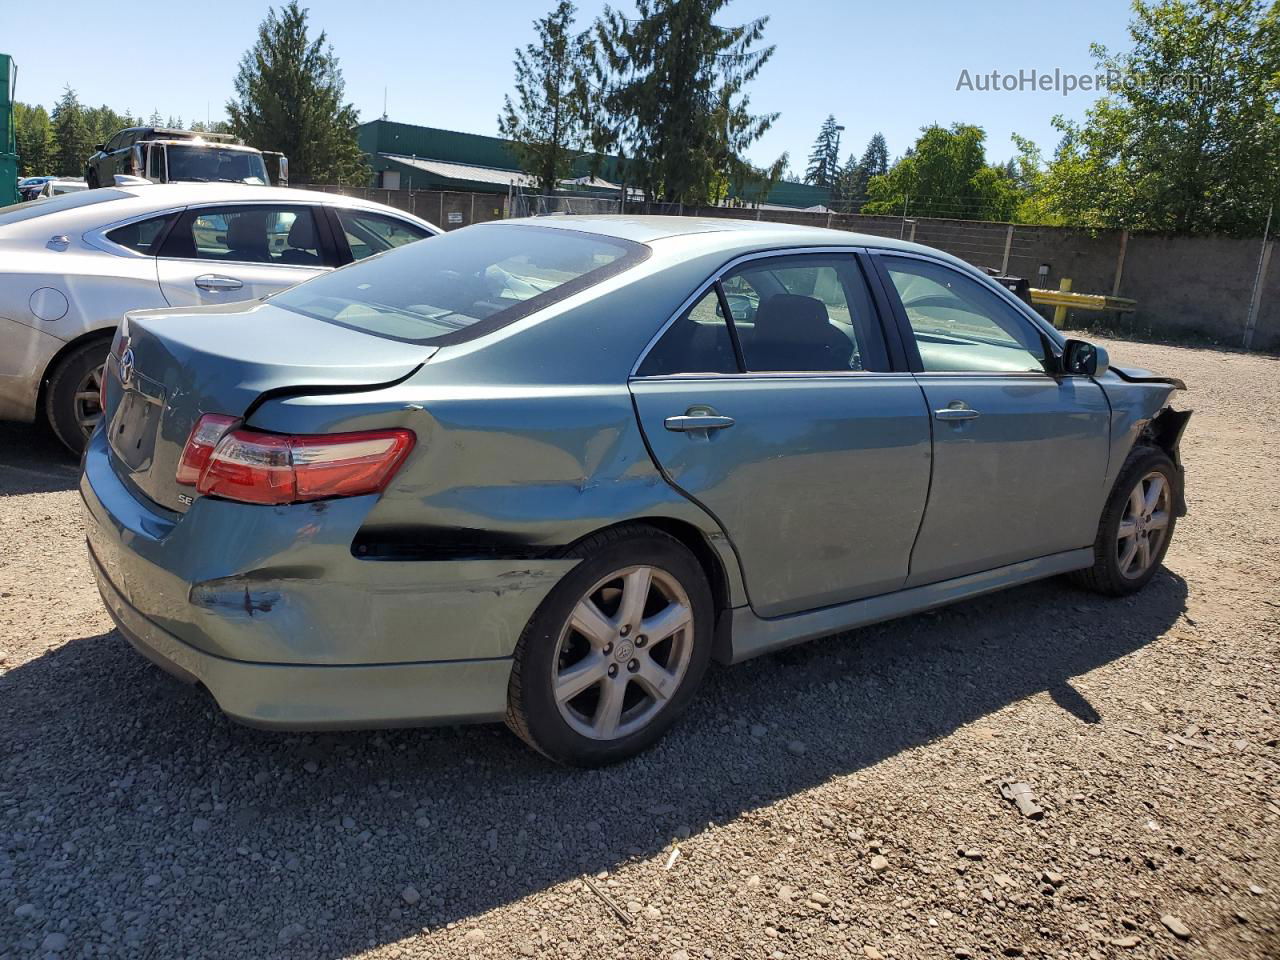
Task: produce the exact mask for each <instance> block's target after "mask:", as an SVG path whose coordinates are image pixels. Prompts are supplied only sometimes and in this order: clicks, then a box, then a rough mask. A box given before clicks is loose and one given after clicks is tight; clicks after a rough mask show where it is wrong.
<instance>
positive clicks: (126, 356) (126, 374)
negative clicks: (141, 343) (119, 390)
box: [120, 347, 133, 387]
mask: <svg viewBox="0 0 1280 960" xmlns="http://www.w3.org/2000/svg"><path fill="white" fill-rule="evenodd" d="M131 379H133V348H132V347H130V348H129V349H128V350H126V351H125V352H124V353H122V354H120V382H121V383H123V384H124V385H125V386H126V387H127V386H128V385H129V381H130V380H131Z"/></svg>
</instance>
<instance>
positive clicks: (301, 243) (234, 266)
mask: <svg viewBox="0 0 1280 960" xmlns="http://www.w3.org/2000/svg"><path fill="white" fill-rule="evenodd" d="M324 222H325V221H324V219H323V217H322V213H321V211H320V210H319V209H318V208H317V207H315V206H313V205H309V204H304V203H227V204H209V205H204V206H199V207H189V208H188V209H187V210H186V211H185V212H184V213H183V214H182V215H181V216H180V217H179V219H178V222H177V223H176V224H174V227H173V229H172V230H171V231H170V233H169V236H168V237H167V238H166V239H165V242H164V246H163V247H162V248H161V250H160V252H159V255H158V257H157V260H156V269H157V275H158V276H159V279H160V290H161V292H162V293H163V294H164V298H165V300H166V301H167V302H168V303H169V304H170V305H171V306H175V307H182V306H197V305H201V304H211V303H233V302H235V301H238V300H257V299H260V298H262V297H265V296H267V295H268V294H271V293H275V292H276V291H277V290H283V289H285V288H286V287H291V286H293V285H294V284H296V283H301V282H302V281H303V280H308V279H310V278H311V277H314V276H316V275H317V274H318V273H322V272H324V271H326V270H329V269H332V267H333V265H334V263H335V254H334V252H333V244H332V242H331V241H330V239H329V233H328V230H327V228H325V227H323V226H322V224H323V223H324Z"/></svg>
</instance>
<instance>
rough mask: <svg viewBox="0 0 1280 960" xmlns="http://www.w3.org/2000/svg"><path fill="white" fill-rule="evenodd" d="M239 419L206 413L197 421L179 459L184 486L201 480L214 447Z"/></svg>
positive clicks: (181, 480)
mask: <svg viewBox="0 0 1280 960" xmlns="http://www.w3.org/2000/svg"><path fill="white" fill-rule="evenodd" d="M238 422H239V421H238V420H237V419H236V418H235V417H228V416H224V415H223V414H221V413H206V414H205V415H204V416H203V417H201V418H200V419H199V420H197V421H196V425H195V426H194V427H192V428H191V435H190V436H189V437H187V445H186V446H185V447H183V448H182V459H181V460H179V461H178V478H177V479H178V482H179V483H181V484H182V485H183V486H187V487H194V486H195V485H196V483H197V482H199V480H200V474H202V473H204V468H205V467H207V466H208V465H209V458H210V457H212V456H213V451H214V448H215V447H217V446H218V441H219V440H221V439H222V437H223V435H224V434H225V433H226V432H227V431H228V430H230V429H231V428H232V427H234V426H235V425H236V423H238Z"/></svg>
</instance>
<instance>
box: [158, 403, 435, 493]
mask: <svg viewBox="0 0 1280 960" xmlns="http://www.w3.org/2000/svg"><path fill="white" fill-rule="evenodd" d="M206 421H211V422H210V423H208V425H207V426H208V430H207V433H205V434H204V435H202V434H201V428H202V426H204V425H205V423H206ZM234 422H235V421H234V420H232V418H230V417H215V416H214V415H211V414H206V415H205V416H204V417H201V418H200V422H199V423H197V424H196V427H195V429H194V430H192V431H191V439H189V440H188V441H187V448H186V450H184V451H183V454H182V462H181V465H180V466H179V468H178V482H179V483H193V482H194V483H195V485H196V490H197V492H199V493H201V494H206V495H208V496H214V497H223V498H225V499H227V500H239V501H241V502H243V503H263V504H281V503H300V502H303V501H307V500H322V499H325V498H328V497H356V496H360V495H362V494H366V493H378V492H380V491H381V490H382V489H383V488H385V487H386V485H387V483H388V482H389V481H390V480H391V477H392V476H393V475H394V474H395V472H396V470H397V469H399V467H400V464H402V463H403V462H404V459H405V457H407V456H408V455H409V451H410V450H412V449H413V444H414V441H415V439H416V438H415V436H414V434H413V432H412V431H411V430H368V431H361V432H359V433H332V434H319V435H312V436H286V435H283V434H278V433H263V432H261V431H258V430H249V429H246V428H240V429H231V426H232V424H234ZM215 434H216V437H215V438H214V439H213V447H212V449H211V450H210V451H209V452H204V450H203V449H202V448H203V447H204V446H206V445H207V444H206V441H207V440H208V439H209V438H210V437H214V435H215ZM192 471H195V480H194V481H193V480H190V479H185V478H186V477H190V476H191V473H192Z"/></svg>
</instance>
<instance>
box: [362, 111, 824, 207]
mask: <svg viewBox="0 0 1280 960" xmlns="http://www.w3.org/2000/svg"><path fill="white" fill-rule="evenodd" d="M356 139H357V141H358V143H359V145H360V149H361V150H362V151H363V152H364V153H366V154H368V155H369V156H370V157H372V158H374V160H375V164H374V166H375V169H377V170H381V169H384V167H385V165H386V164H388V163H393V164H396V165H397V166H404V167H408V168H410V169H417V170H421V171H422V172H423V173H424V174H426V175H427V177H431V178H435V179H436V180H437V181H449V182H448V183H439V184H431V186H439V187H447V188H455V189H466V188H467V186H468V185H471V184H474V185H475V188H476V189H478V190H481V191H487V192H491V193H496V192H505V191H506V189H507V187H508V186H510V184H511V182H512V180H513V179H515V181H516V185H517V186H534V185H535V184H536V181H535V179H534V178H532V177H527V176H526V175H525V174H522V173H521V172H520V162H519V160H518V159H517V158H516V154H515V151H514V150H513V149H512V145H511V141H509V140H504V139H502V138H501V137H487V136H483V135H481V134H478V133H461V132H459V131H457V130H442V129H439V128H437V127H420V126H417V125H415V124H410V123H395V122H394V121H391V120H371V121H369V122H367V123H362V124H360V125H359V126H358V127H357V128H356ZM601 160H602V162H601V164H600V169H599V171H598V174H597V177H598V179H597V180H595V181H594V182H592V183H589V184H585V185H583V186H580V187H579V189H585V190H588V191H590V190H615V191H617V190H621V186H620V184H621V182H622V181H623V179H624V177H623V170H622V161H621V159H620V158H618V157H613V156H606V157H603V158H601ZM573 166H574V171H573V172H574V176H575V177H576V178H582V177H585V176H587V175H588V173H589V172H590V171H589V166H590V157H589V156H588V155H585V154H584V155H583V156H580V157H576V158H575V159H574V164H573ZM445 171H447V172H445ZM423 186H427V184H423ZM629 192H630V191H629ZM759 194H760V189H759V188H758V187H756V186H753V185H746V186H744V188H743V189H742V190H741V191H740V192H739V193H738V194H737V199H740V200H743V201H746V202H748V203H753V202H756V201H757V200H759V199H760V197H759ZM763 199H764V200H765V201H767V202H768V203H769V204H770V205H772V206H777V207H785V208H788V209H793V210H794V209H797V208H801V209H803V208H806V207H809V208H812V207H814V206H818V205H823V204H827V203H829V202H830V199H831V192H830V191H829V190H828V189H827V188H826V187H815V186H812V185H811V184H807V183H792V182H790V181H783V182H781V183H777V184H775V185H774V186H773V188H772V189H771V190H770V191H769V193H768V195H767V196H766V197H764V198H763Z"/></svg>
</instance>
